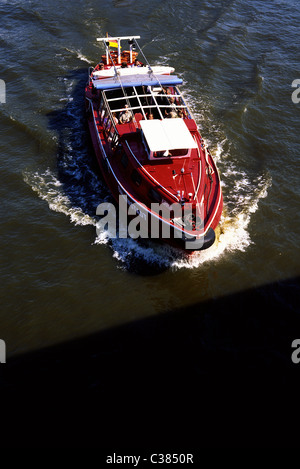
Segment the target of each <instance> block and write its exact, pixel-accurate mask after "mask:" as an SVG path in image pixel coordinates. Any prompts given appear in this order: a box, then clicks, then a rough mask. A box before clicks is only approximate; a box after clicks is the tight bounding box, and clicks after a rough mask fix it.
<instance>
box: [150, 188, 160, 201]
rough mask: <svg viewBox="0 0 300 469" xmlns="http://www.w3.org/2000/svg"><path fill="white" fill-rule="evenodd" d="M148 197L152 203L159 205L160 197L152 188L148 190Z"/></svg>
mask: <svg viewBox="0 0 300 469" xmlns="http://www.w3.org/2000/svg"><path fill="white" fill-rule="evenodd" d="M148 195H149V197H150V199H151V200H152V201H153V202H158V203H159V204H160V203H161V201H162V197H161V195H160V194H159V193H158V192H157V191H156V190H155V189H153V187H151V189H150V190H149V192H148Z"/></svg>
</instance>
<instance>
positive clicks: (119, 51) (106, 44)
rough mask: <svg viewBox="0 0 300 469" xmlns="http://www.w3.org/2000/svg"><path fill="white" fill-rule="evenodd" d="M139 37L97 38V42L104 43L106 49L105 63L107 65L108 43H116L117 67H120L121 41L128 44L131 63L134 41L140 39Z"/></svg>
mask: <svg viewBox="0 0 300 469" xmlns="http://www.w3.org/2000/svg"><path fill="white" fill-rule="evenodd" d="M140 38H141V36H112V37H111V36H106V37H97V41H98V42H101V41H103V42H104V45H105V48H106V63H107V64H108V63H109V43H110V42H117V44H118V65H121V41H123V40H126V39H127V40H128V42H129V52H130V62H131V63H132V49H133V44H134V39H140Z"/></svg>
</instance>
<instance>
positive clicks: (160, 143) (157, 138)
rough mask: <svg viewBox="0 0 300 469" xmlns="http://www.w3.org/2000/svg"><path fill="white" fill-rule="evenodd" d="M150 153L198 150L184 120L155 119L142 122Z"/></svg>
mask: <svg viewBox="0 0 300 469" xmlns="http://www.w3.org/2000/svg"><path fill="white" fill-rule="evenodd" d="M140 124H141V128H142V131H143V133H144V136H145V139H146V140H147V143H148V146H149V148H150V151H165V150H181V149H184V148H197V144H196V142H195V140H194V139H193V137H192V135H191V134H190V131H189V129H188V128H187V126H186V125H185V123H184V121H183V119H181V118H177V119H176V118H175V119H174V118H173V119H164V120H159V119H153V120H141V121H140Z"/></svg>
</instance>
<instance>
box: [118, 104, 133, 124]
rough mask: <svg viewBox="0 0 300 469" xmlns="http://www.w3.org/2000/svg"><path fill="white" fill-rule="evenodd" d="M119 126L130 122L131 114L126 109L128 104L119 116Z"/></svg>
mask: <svg viewBox="0 0 300 469" xmlns="http://www.w3.org/2000/svg"><path fill="white" fill-rule="evenodd" d="M119 121H120V124H127V123H128V122H131V121H132V112H131V111H130V110H129V109H128V104H125V109H124V111H122V112H121V114H120V119H119Z"/></svg>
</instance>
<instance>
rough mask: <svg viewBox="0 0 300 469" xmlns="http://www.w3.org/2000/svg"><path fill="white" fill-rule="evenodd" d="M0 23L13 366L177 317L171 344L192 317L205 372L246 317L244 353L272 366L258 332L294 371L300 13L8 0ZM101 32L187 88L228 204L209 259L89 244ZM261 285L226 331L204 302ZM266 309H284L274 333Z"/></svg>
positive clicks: (229, 3) (234, 347) (280, 4)
mask: <svg viewBox="0 0 300 469" xmlns="http://www.w3.org/2000/svg"><path fill="white" fill-rule="evenodd" d="M0 15H1V24H0V45H1V52H0V54H1V55H0V79H2V80H4V81H5V83H6V103H2V104H0V123H1V127H0V135H1V140H0V148H1V174H2V184H1V186H0V191H1V202H2V203H1V219H0V223H1V228H0V230H1V253H2V262H1V287H0V288H1V313H0V338H1V339H3V340H5V341H6V345H7V354H8V361H9V359H10V357H12V356H17V355H20V354H22V353H24V352H27V351H30V350H38V349H40V348H42V347H44V346H48V345H52V344H58V343H62V342H64V341H66V340H69V339H71V338H80V337H84V336H87V335H88V334H91V333H95V332H99V331H109V330H110V328H112V327H113V326H122V325H124V324H127V323H133V322H134V321H138V320H139V321H141V320H144V319H145V318H151V317H153V316H161V317H162V316H163V315H164V313H165V312H166V311H173V310H178V311H181V312H182V314H181V315H179V318H180V319H178V317H177V321H178V322H177V323H176V324H177V326H176V327H177V335H176V337H177V336H178V337H179V333H178V331H179V330H180V328H181V327H182V328H183V330H184V328H185V311H193V314H196V316H197V318H198V319H197V320H199V321H200V322H201V324H202V326H203V328H202V329H201V331H200V330H199V331H198V332H195V333H194V334H192V332H191V334H192V335H193V338H192V342H193V344H196V343H199V344H202V345H203V344H205V347H206V348H205V350H206V352H205V354H204V355H202V361H203V360H204V361H205V359H206V358H207V355H206V353H208V351H209V350H213V351H214V352H216V350H219V351H220V350H222V351H223V352H224V351H226V350H227V351H228V350H231V351H232V353H233V355H234V356H235V359H238V358H237V356H238V354H239V351H240V350H241V342H242V341H241V339H240V337H239V333H238V330H237V328H236V321H237V319H238V318H239V319H240V315H242V316H243V317H244V318H245V323H244V322H243V325H242V326H243V327H242V329H243V331H244V334H245V330H247V328H248V327H249V324H250V329H251V331H252V332H251V336H248V339H247V344H248V348H249V349H251V350H253V351H254V352H255V353H261V356H262V360H268V356H267V355H268V353H267V355H266V354H264V349H263V348H261V347H263V346H262V344H263V339H262V332H261V331H262V330H263V331H265V332H266V331H269V329H271V330H272V331H273V333H270V335H268V333H266V335H267V337H269V338H270V337H272V340H271V342H268V343H270V344H271V345H270V347H271V349H272V353H273V352H274V355H273V359H274V356H276V353H278V355H279V356H281V357H282V356H285V355H284V354H286V357H287V358H284V359H286V360H289V356H290V344H291V342H292V340H293V339H295V338H297V337H298V336H299V337H300V330H299V328H298V329H297V327H296V326H295V328H290V327H288V326H289V325H290V324H291V323H290V321H292V320H293V321H295V322H294V323H293V324H295V325H296V324H297V325H298V324H299V323H298V322H297V321H298V320H297V321H296V319H295V318H297V317H298V316H297V314H299V309H298V300H297V298H299V284H298V282H297V280H295V279H296V278H297V276H298V275H299V248H298V245H299V193H300V189H299V184H298V182H299V179H298V169H299V163H298V159H299V153H300V138H299V113H300V104H298V105H297V104H294V103H293V102H292V98H291V96H292V92H293V90H294V89H293V88H292V86H291V85H292V82H293V80H295V79H297V78H300V71H299V63H300V50H299V31H300V14H299V5H298V2H296V1H295V0H286V1H283V0H273V1H271V0H267V1H261V0H253V1H246V0H241V1H236V0H223V1H221V0H218V1H210V0H205V1H196V0H181V1H171V0H165V1H161V0H160V1H158V0H152V1H151V2H146V1H143V0H142V1H138V2H137V1H131V0H124V1H122V0H119V1H118V0H115V1H110V0H108V1H102V0H100V1H96V0H85V1H83V0H82V1H80V0H73V1H72V2H61V1H59V0H51V1H47V0H40V1H38V0H33V1H22V0H10V1H9V2H8V1H3V0H2V1H1V2H0ZM107 31H108V32H109V34H111V35H117V34H118V35H121V36H123V35H128V34H139V35H140V36H141V40H140V45H141V46H142V47H143V51H144V53H145V55H146V56H147V58H148V60H149V62H150V63H152V64H168V65H171V66H174V67H175V69H176V73H177V74H178V75H179V76H181V77H182V78H183V80H184V85H183V86H182V87H181V89H182V91H183V92H184V95H185V97H186V99H187V102H188V103H189V105H190V107H191V108H192V110H193V112H194V114H195V117H196V120H197V123H198V125H199V128H200V131H201V133H202V135H203V136H204V138H205V139H206V140H207V141H208V143H209V145H210V149H211V152H212V154H213V156H214V158H215V160H216V163H217V165H218V168H219V170H220V175H221V180H222V187H223V194H224V213H223V217H222V220H221V225H220V236H219V239H218V242H217V243H216V244H215V245H214V246H213V247H212V248H210V249H209V250H207V251H205V252H201V253H196V254H194V255H192V256H191V257H187V256H184V255H183V254H181V253H180V252H178V251H176V250H173V249H171V248H169V247H166V246H158V245H156V244H152V243H139V242H136V241H133V240H131V239H129V240H118V239H117V240H114V239H113V240H112V239H109V238H108V237H107V236H106V235H105V233H103V235H102V236H99V237H97V235H96V229H95V223H96V218H95V211H96V207H97V205H98V204H99V203H101V202H103V201H104V200H110V195H109V192H108V190H107V189H106V187H105V185H104V183H103V182H102V180H101V175H100V174H99V171H98V168H97V165H96V162H95V158H94V155H93V150H92V148H91V145H90V142H89V138H88V132H87V128H86V122H85V115H84V111H83V103H84V100H83V94H84V85H85V82H86V79H87V69H88V66H89V65H95V64H96V63H97V62H98V61H99V59H100V55H101V53H102V49H101V48H100V46H99V44H98V43H97V42H96V37H102V36H104V35H105V33H106V32H107ZM265 285H269V286H268V287H266V288H267V290H266V291H267V294H266V295H267V296H264V295H263V301H262V304H263V309H262V310H260V309H259V305H260V300H259V298H260V296H258V297H256V298H258V300H257V302H256V303H254V305H253V308H254V309H255V315H253V312H252V313H249V312H247V305H248V301H249V296H246V297H245V300H244V301H243V297H240V296H239V297H238V298H239V300H238V303H237V304H238V306H237V307H236V310H235V314H234V315H233V316H231V315H229V316H228V315H227V316H225V317H226V318H227V319H228V321H229V322H227V321H226V319H224V317H222V314H221V315H218V316H215V315H214V313H213V312H214V311H215V309H212V310H211V309H210V308H209V307H207V308H206V307H205V306H204V305H205V304H207V303H203V302H207V301H212V302H217V303H213V304H217V305H218V311H219V312H220V311H221V310H222V302H220V301H221V300H220V298H223V297H226V296H227V295H229V294H233V293H236V292H243V291H245V290H247V291H248V292H253V295H255V294H256V293H257V292H258V291H259V292H263V291H264V286H265ZM282 285H283V286H284V288H281V286H282ZM261 289H262V290H261ZM239 294H240V293H239ZM250 297H251V294H250ZM232 298H234V297H232ZM266 298H268V299H269V300H270V304H271V305H272V308H273V310H274V309H275V308H276V306H278V307H279V308H280V311H281V312H280V313H279V315H278V316H276V322H275V325H274V324H272V315H270V314H269V313H268V314H267V312H266V311H267V309H268V301H266ZM234 304H235V302H234V300H232V305H234ZM193 305H196V306H193ZM201 305H203V306H201ZM219 307H220V308H221V309H219ZM230 308H231V307H230ZM289 315H294V316H293V318H291V316H289ZM295 315H296V316H295ZM204 318H205V320H204ZM197 320H196V319H195V322H193V324H192V326H191V327H192V329H193V331H197V327H196V325H197V324H198V323H197ZM180 321H182V322H180ZM202 321H204V325H203V323H202ZM166 324H167V325H166V326H165V329H164V330H165V333H166V335H168V330H169V327H170V323H168V322H167V323H166ZM238 324H239V322H238ZM272 328H273V329H272ZM281 328H283V329H284V330H285V331H286V335H285V338H286V342H285V343H284V345H283V343H282V342H280V346H279V342H277V341H276V338H277V336H278V341H279V336H280V330H281ZM154 329H155V328H154ZM233 331H234V332H233ZM287 331H288V332H287ZM153 336H154V337H155V333H153ZM148 339H149V338H148ZM149 340H150V339H149ZM179 340H180V339H179ZM161 343H162V342H161ZM184 343H185V344H186V343H189V334H188V333H187V332H186V335H185V338H184ZM257 344H258V345H257ZM276 344H277V345H278V350H277V345H276ZM203 346H204V345H203ZM284 347H286V349H284ZM116 349H117V350H118V345H116ZM196 349H197V347H196V346H195V349H193V350H194V352H195V351H196ZM160 351H161V354H162V355H163V348H161V349H160ZM258 351H259V352H258ZM136 353H137V354H138V351H136ZM216 354H217V352H216ZM282 354H283V355H282ZM104 355H105V354H104ZM230 359H233V358H232V355H230ZM149 360H150V359H149ZM216 361H217V360H216ZM246 361H247V360H246ZM247 366H249V367H250V368H251V366H252V365H251V362H250V361H249V357H248V361H247ZM299 366H300V365H299ZM172 369H173V368H172ZM190 371H191V370H190ZM194 371H195V370H194ZM197 373H199V370H198V371H197ZM200 373H201V367H200ZM123 378H125V377H124V376H123Z"/></svg>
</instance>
